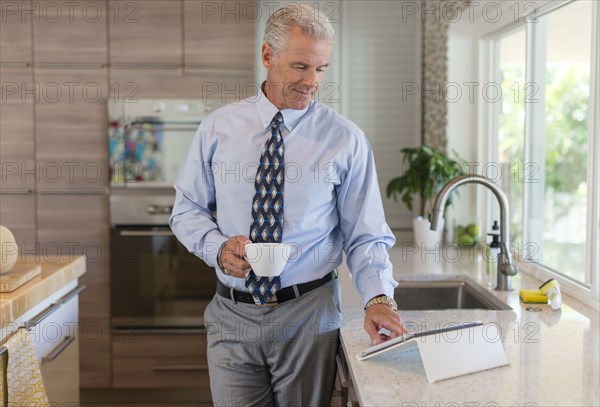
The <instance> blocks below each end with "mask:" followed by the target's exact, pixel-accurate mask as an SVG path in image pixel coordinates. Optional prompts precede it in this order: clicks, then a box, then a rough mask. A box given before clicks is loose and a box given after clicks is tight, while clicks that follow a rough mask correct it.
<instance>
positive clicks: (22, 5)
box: [0, 0, 33, 67]
mask: <svg viewBox="0 0 600 407" xmlns="http://www.w3.org/2000/svg"><path fill="white" fill-rule="evenodd" d="M0 10H1V16H2V17H1V18H2V21H1V23H0V64H9V65H13V66H22V67H26V66H29V65H31V62H32V59H31V50H32V34H31V31H32V30H31V25H32V21H33V19H32V17H31V14H28V11H29V10H31V0H20V1H14V0H0Z"/></svg>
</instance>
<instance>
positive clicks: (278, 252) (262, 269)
mask: <svg viewBox="0 0 600 407" xmlns="http://www.w3.org/2000/svg"><path fill="white" fill-rule="evenodd" d="M291 248H292V246H291V245H289V244H287V243H249V244H247V245H246V246H245V257H244V258H245V259H246V261H247V262H248V263H250V266H251V267H252V270H253V271H254V274H256V275H257V276H260V277H275V276H278V275H280V274H281V272H282V271H283V269H284V268H285V265H286V264H287V262H288V260H289V258H290V252H291Z"/></svg>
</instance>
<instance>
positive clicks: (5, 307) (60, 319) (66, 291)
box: [0, 255, 94, 405]
mask: <svg viewBox="0 0 600 407" xmlns="http://www.w3.org/2000/svg"><path fill="white" fill-rule="evenodd" d="M18 261H19V262H21V263H22V266H34V267H35V266H40V267H41V274H40V275H38V276H37V277H35V278H33V279H31V280H30V281H28V282H27V283H25V284H23V285H22V286H20V287H18V288H17V289H16V290H14V291H12V292H8V293H1V294H0V318H1V320H0V345H2V344H5V341H8V342H12V344H11V346H16V347H17V349H19V348H21V349H31V348H30V347H29V343H30V344H31V346H33V348H34V349H33V350H34V351H35V358H36V359H37V361H38V364H39V366H40V368H41V374H42V378H43V383H44V387H45V391H46V394H47V396H48V400H49V402H50V404H51V405H77V404H78V401H79V329H78V324H79V294H80V293H81V292H82V291H83V290H84V289H85V287H84V286H81V285H79V281H78V280H79V278H80V277H81V276H82V275H83V274H84V273H85V271H86V260H85V257H83V256H70V255H65V256H55V257H52V258H49V257H44V256H34V255H32V256H23V257H20V258H19V260H18ZM24 333H26V334H27V336H25V335H23V334H24ZM27 337H28V338H27ZM27 339H29V340H27ZM88 339H89V337H88ZM92 339H94V338H92ZM28 342H29V343H28ZM3 350H4V351H6V352H8V360H9V363H11V352H12V350H11V348H10V346H9V347H8V348H6V349H3ZM33 350H32V351H33ZM18 352H21V350H19V351H17V354H19V353H18ZM28 358H29V356H28ZM15 360H17V359H15ZM14 363H18V362H14ZM22 369H26V367H22V365H18V368H17V376H20V372H22V371H23V370H22ZM27 369H31V366H29V368H27ZM28 371H30V372H31V371H33V370H28ZM23 377H29V374H24V375H23ZM0 379H1V380H2V381H3V380H4V377H3V372H0ZM17 383H18V380H17ZM24 385H25V384H21V386H24ZM11 396H12V397H13V398H11ZM14 397H16V399H15V398H14ZM29 397H30V395H28V394H27V393H21V392H19V391H15V392H14V393H9V402H11V403H13V404H14V405H17V403H18V404H19V405H21V404H23V403H26V404H27V405H33V402H34V400H36V401H37V400H38V399H37V398H35V399H30V398H29ZM11 400H12V401H11ZM15 400H17V401H15ZM11 405H12V404H11ZM23 405H24V404H23Z"/></svg>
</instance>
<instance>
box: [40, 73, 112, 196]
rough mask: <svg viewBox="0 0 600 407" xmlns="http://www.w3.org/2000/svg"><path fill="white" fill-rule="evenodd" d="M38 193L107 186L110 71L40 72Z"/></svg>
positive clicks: (104, 188)
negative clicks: (39, 191) (41, 191)
mask: <svg viewBox="0 0 600 407" xmlns="http://www.w3.org/2000/svg"><path fill="white" fill-rule="evenodd" d="M35 75H36V81H37V83H38V87H39V89H40V95H39V97H38V99H39V103H37V104H36V108H35V123H36V158H37V161H38V165H39V167H40V177H39V178H40V179H39V184H38V189H39V190H49V189H51V190H71V191H72V190H87V191H95V192H97V191H103V190H106V188H107V186H108V177H109V175H108V136H107V134H108V118H107V117H108V113H107V98H108V86H107V72H106V69H36V72H35Z"/></svg>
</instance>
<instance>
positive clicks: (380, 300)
mask: <svg viewBox="0 0 600 407" xmlns="http://www.w3.org/2000/svg"><path fill="white" fill-rule="evenodd" d="M375 304H385V305H387V306H388V307H390V308H391V309H392V310H394V311H398V304H396V301H394V299H393V298H392V297H388V296H387V295H385V294H381V295H378V296H376V297H373V298H371V299H370V300H369V301H367V303H366V304H365V311H366V310H368V309H369V308H371V307H372V306H373V305H375Z"/></svg>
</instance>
